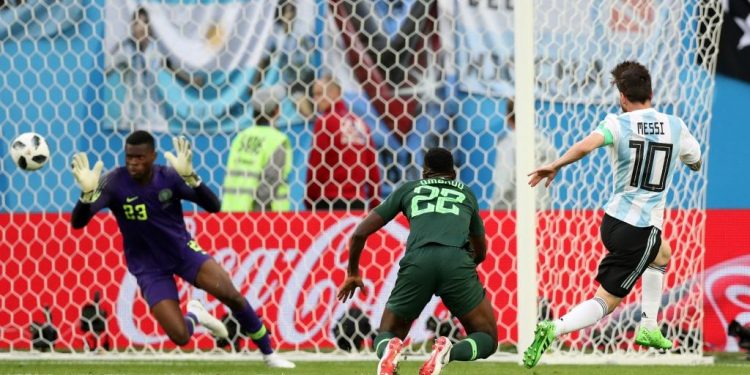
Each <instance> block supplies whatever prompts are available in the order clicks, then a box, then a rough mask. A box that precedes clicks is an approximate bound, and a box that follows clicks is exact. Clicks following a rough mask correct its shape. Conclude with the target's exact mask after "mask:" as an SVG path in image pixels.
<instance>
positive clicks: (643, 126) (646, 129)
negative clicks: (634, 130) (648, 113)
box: [636, 121, 664, 135]
mask: <svg viewBox="0 0 750 375" xmlns="http://www.w3.org/2000/svg"><path fill="white" fill-rule="evenodd" d="M636 125H637V126H638V134H641V135H664V122H663V121H656V122H643V121H638V123H637V124H636Z"/></svg>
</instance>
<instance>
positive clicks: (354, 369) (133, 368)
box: [0, 355, 750, 375]
mask: <svg viewBox="0 0 750 375" xmlns="http://www.w3.org/2000/svg"><path fill="white" fill-rule="evenodd" d="M375 365H376V363H375V361H374V360H373V361H370V362H344V361H342V362H298V363H297V368H296V369H293V370H272V369H268V368H266V367H265V366H264V365H263V364H262V363H261V362H258V361H247V362H241V361H228V362H221V361H214V360H211V361H205V362H201V361H194V360H189V361H159V360H154V361H149V362H144V361H122V362H113V361H99V362H80V361H47V360H44V361H0V374H91V375H95V374H138V375H146V374H160V375H166V374H179V375H188V374H217V375H227V374H242V375H248V374H254V375H323V374H331V375H360V374H366V375H371V374H374V373H375ZM420 365H421V362H420V361H405V362H402V363H401V365H400V366H399V374H400V375H409V374H417V372H418V371H419V366H420ZM602 373H613V374H617V375H675V374H679V375H693V374H695V375H698V374H700V375H713V374H716V375H719V374H721V375H733V374H737V375H739V374H750V362H749V361H746V360H744V356H743V355H722V356H720V357H719V358H717V361H716V364H714V365H706V366H606V365H596V366H562V365H559V366H546V365H539V366H537V367H536V368H534V369H533V370H527V369H525V368H523V367H521V366H518V365H516V364H512V363H494V362H477V363H451V364H450V366H448V367H447V368H445V370H444V371H443V374H445V375H468V374H471V375H485V374H487V375H489V374H492V375H496V374H504V375H505V374H514V375H515V374H518V375H600V374H602Z"/></svg>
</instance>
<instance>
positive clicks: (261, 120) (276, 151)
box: [221, 86, 292, 212]
mask: <svg viewBox="0 0 750 375" xmlns="http://www.w3.org/2000/svg"><path fill="white" fill-rule="evenodd" d="M283 95H284V89H283V88H282V87H279V86H274V87H271V88H265V89H260V90H258V91H256V92H255V93H253V96H252V99H251V101H252V105H253V109H254V110H255V124H254V126H251V127H250V128H248V129H245V130H243V131H241V132H240V133H239V134H238V135H237V137H235V138H234V140H233V141H232V146H231V148H230V150H229V160H228V162H227V175H226V177H225V178H224V196H223V199H222V204H221V210H222V211H224V212H247V211H277V212H278V211H289V209H290V203H289V184H288V182H287V180H286V179H287V176H288V175H289V172H290V171H291V169H292V148H291V144H290V142H289V138H287V136H286V135H285V134H284V133H282V132H281V131H279V130H278V129H276V128H274V124H275V122H276V121H277V119H278V117H279V103H280V102H281V100H282V99H283Z"/></svg>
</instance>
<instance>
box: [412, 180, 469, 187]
mask: <svg viewBox="0 0 750 375" xmlns="http://www.w3.org/2000/svg"><path fill="white" fill-rule="evenodd" d="M419 183H420V184H421V185H435V184H447V185H450V186H453V187H456V188H459V189H463V188H464V184H462V183H460V182H458V181H456V180H443V179H442V178H430V179H427V180H421V181H419Z"/></svg>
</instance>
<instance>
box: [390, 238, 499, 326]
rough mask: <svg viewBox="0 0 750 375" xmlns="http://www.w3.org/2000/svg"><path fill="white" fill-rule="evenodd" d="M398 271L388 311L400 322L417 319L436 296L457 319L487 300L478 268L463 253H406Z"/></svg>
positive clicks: (429, 249)
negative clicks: (400, 320)
mask: <svg viewBox="0 0 750 375" xmlns="http://www.w3.org/2000/svg"><path fill="white" fill-rule="evenodd" d="M399 267H400V268H399V270H398V277H397V278H396V285H395V286H394V287H393V291H392V292H391V296H390V297H389V298H388V303H387V304H386V307H387V308H388V309H389V310H391V311H392V312H393V313H394V314H396V316H398V317H399V318H401V319H404V320H414V319H416V318H417V317H418V316H419V314H421V313H422V309H424V307H425V305H427V303H428V302H430V299H432V295H433V294H434V295H436V296H439V297H440V298H441V299H442V300H443V303H444V304H445V306H446V307H447V308H448V310H450V312H451V313H452V314H453V315H455V316H457V317H461V316H463V315H464V314H466V313H468V312H469V311H471V310H473V309H474V308H475V307H477V306H479V303H481V302H482V300H483V299H484V295H485V291H484V288H483V287H482V284H481V283H480V282H479V276H478V275H477V269H476V265H475V264H474V260H473V259H472V258H471V255H469V253H468V252H467V251H466V250H464V249H461V248H457V247H448V246H439V245H428V246H424V247H421V248H418V249H411V250H407V251H406V255H404V257H403V259H401V262H399Z"/></svg>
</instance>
